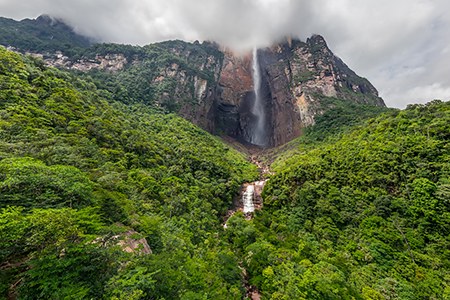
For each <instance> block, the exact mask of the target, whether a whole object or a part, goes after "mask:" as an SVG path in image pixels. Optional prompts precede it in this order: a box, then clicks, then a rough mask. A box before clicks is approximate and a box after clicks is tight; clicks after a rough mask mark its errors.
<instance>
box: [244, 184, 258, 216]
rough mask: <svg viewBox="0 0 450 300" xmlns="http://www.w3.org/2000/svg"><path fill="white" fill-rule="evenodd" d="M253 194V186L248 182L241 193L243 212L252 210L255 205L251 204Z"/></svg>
mask: <svg viewBox="0 0 450 300" xmlns="http://www.w3.org/2000/svg"><path fill="white" fill-rule="evenodd" d="M254 194H255V186H254V185H253V184H250V185H248V186H247V189H246V190H245V192H244V193H243V194H242V203H243V204H244V209H243V211H244V214H246V213H250V212H254V211H255V205H254V204H253V196H254Z"/></svg>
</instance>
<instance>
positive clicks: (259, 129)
mask: <svg viewBox="0 0 450 300" xmlns="http://www.w3.org/2000/svg"><path fill="white" fill-rule="evenodd" d="M252 71H253V72H252V73H253V74H252V75H253V92H254V94H255V102H254V103H253V107H252V114H253V115H254V116H255V118H256V123H255V124H254V128H253V129H252V131H251V137H250V142H251V143H252V144H255V145H258V146H265V145H267V140H266V134H265V123H266V117H265V112H264V103H263V99H262V97H261V70H260V67H259V62H258V50H257V49H256V48H254V49H253V63H252Z"/></svg>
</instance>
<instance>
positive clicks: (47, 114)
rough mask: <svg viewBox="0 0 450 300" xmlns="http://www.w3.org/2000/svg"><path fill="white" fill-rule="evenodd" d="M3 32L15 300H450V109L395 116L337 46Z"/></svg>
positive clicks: (9, 268)
mask: <svg viewBox="0 0 450 300" xmlns="http://www.w3.org/2000/svg"><path fill="white" fill-rule="evenodd" d="M1 22H3V23H2V24H4V26H3V27H1V28H0V44H5V43H6V42H4V41H5V39H4V37H5V36H6V37H8V38H9V41H10V42H8V43H9V44H8V45H10V46H14V47H15V50H14V51H16V52H13V51H9V50H6V49H5V48H3V47H1V46H0V236H1V239H0V299H115V300H117V299H124V300H125V299H127V300H128V299H134V300H137V299H158V300H163V299H184V300H194V299H199V300H200V299H201V300H204V299H227V300H228V299H252V300H259V299H283V300H284V299H286V300H288V299H289V300H290V299H349V300H381V299H411V300H419V299H420V300H421V299H450V250H449V249H450V144H449V139H450V102H442V101H440V100H434V101H432V102H430V103H428V104H425V105H418V104H417V105H409V106H408V107H407V108H406V109H404V110H398V109H389V108H386V107H385V105H384V102H383V100H382V99H381V98H380V97H379V96H378V92H377V90H376V89H375V87H374V86H372V84H371V83H370V82H369V81H368V80H367V79H365V78H363V77H360V76H358V75H357V74H355V73H354V72H353V71H352V70H351V69H350V68H349V67H348V66H347V65H345V63H344V62H342V61H341V60H340V59H339V58H338V57H337V56H335V55H334V54H333V53H332V51H331V50H330V49H329V48H328V46H327V44H326V42H325V40H324V39H323V37H321V36H319V35H314V36H312V37H310V38H309V39H307V40H306V41H305V42H303V41H299V40H292V39H290V38H289V39H287V40H286V41H283V42H281V43H279V44H276V45H273V46H271V47H268V48H264V49H254V51H253V52H252V53H248V54H247V55H241V56H237V55H235V54H234V53H232V52H231V51H229V50H226V49H223V48H221V47H220V46H218V45H216V44H215V43H210V42H204V43H198V42H195V43H187V42H184V41H167V42H162V43H156V44H152V45H147V46H143V47H140V46H131V45H117V44H91V41H89V40H88V39H86V38H84V37H80V36H78V35H77V34H75V33H74V32H73V30H72V29H71V28H70V27H69V26H67V25H65V24H64V22H62V21H61V20H55V19H52V18H50V17H46V16H43V17H39V18H38V19H36V20H24V21H20V22H17V21H14V20H8V19H0V23H1ZM14 32H21V34H20V36H18V35H17V34H16V33H14ZM13 33H14V34H13ZM2 39H3V40H2ZM64 45H65V46H64ZM17 52H32V53H31V54H30V55H23V54H19V53H17ZM256 104H258V105H259V106H258V110H255V105H256ZM261 120H263V121H264V122H261ZM260 124H262V125H263V126H262V128H259V125H260ZM259 129H262V130H263V134H261V135H260V136H259V137H262V138H263V140H264V141H263V143H260V141H257V142H255V139H254V138H255V132H256V131H258V130H259ZM212 133H213V134H216V136H214V135H212ZM237 149H238V150H239V151H238V150H237ZM249 186H250V187H253V192H251V193H250V192H248V191H249V190H250V191H251V190H252V188H250V189H248V187H249ZM263 186H264V188H263V189H262V187H263ZM261 189H262V194H261ZM256 190H258V191H256ZM244 197H245V199H246V201H250V204H253V205H251V206H254V207H253V208H255V207H256V211H254V212H249V211H246V210H244V209H243V206H245V205H244V203H243V202H244V200H243V198H244ZM243 211H246V213H243Z"/></svg>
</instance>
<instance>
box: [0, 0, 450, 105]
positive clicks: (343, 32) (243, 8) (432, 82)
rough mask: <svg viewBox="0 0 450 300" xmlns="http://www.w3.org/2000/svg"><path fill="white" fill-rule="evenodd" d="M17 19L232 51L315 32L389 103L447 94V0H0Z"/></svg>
mask: <svg viewBox="0 0 450 300" xmlns="http://www.w3.org/2000/svg"><path fill="white" fill-rule="evenodd" d="M0 12H1V14H3V15H4V16H6V17H13V18H16V19H21V18H25V17H36V16H38V15H40V14H42V13H48V14H51V15H54V16H57V17H61V18H63V19H65V20H66V21H67V22H68V23H70V24H71V25H72V26H74V27H75V28H76V29H77V30H78V31H79V32H81V33H83V34H87V35H90V36H93V37H97V38H101V39H102V40H104V41H111V42H119V43H131V44H147V43H151V42H155V41H161V40H166V39H175V38H179V39H186V40H191V41H193V40H196V39H198V40H215V41H217V42H219V43H222V44H225V45H227V46H230V47H234V48H238V49H249V48H250V47H253V46H265V45H268V44H270V43H272V42H273V41H276V40H279V39H281V38H282V37H284V36H286V35H293V36H297V37H300V38H302V39H305V38H307V37H308V36H310V35H311V34H313V33H318V34H322V35H323V36H324V37H325V38H326V40H327V41H328V44H329V46H330V48H331V49H332V50H333V51H334V52H335V53H336V54H337V55H338V56H340V57H341V58H342V59H343V60H344V61H345V62H346V63H347V64H348V65H349V66H350V67H351V68H353V69H354V70H355V71H356V72H357V73H358V74H360V75H361V76H364V77H367V78H368V79H369V80H370V81H371V82H372V83H373V84H374V85H375V86H376V87H377V88H378V90H379V91H380V94H381V95H382V96H383V97H384V99H385V102H386V103H387V104H388V105H389V106H395V107H404V106H406V104H407V103H410V102H413V101H414V102H425V101H429V100H432V99H434V98H441V99H443V100H448V99H450V68H448V67H447V65H448V62H449V59H450V51H448V49H450V32H449V28H450V2H448V1H447V0H396V1H392V0H362V1H351V0H315V1H306V0H141V1H134V0H77V1H67V0H0Z"/></svg>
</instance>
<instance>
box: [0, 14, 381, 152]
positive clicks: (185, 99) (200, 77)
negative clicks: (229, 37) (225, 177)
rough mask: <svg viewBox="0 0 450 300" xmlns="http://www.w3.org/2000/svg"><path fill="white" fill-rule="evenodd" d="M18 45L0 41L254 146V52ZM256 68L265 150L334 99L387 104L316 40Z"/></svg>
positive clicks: (284, 47) (260, 59)
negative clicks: (243, 53) (258, 76)
mask: <svg viewBox="0 0 450 300" xmlns="http://www.w3.org/2000/svg"><path fill="white" fill-rule="evenodd" d="M41 19H42V20H41ZM0 21H3V22H6V23H7V24H9V25H8V26H9V27H5V28H6V29H8V30H9V31H11V28H15V27H17V26H19V25H20V26H23V24H19V23H18V22H16V23H14V22H15V21H13V20H1V19H0ZM44 21H45V22H44ZM8 22H9V23H8ZM27 22H28V23H29V24H28V23H27ZM54 22H56V21H53V19H48V18H40V19H38V20H34V21H32V20H29V21H26V22H25V23H26V24H27V26H31V27H33V26H34V27H37V28H40V27H39V26H43V25H42V24H41V23H43V24H44V25H45V26H47V27H48V28H49V29H48V30H49V31H50V30H56V29H58V28H59V27H61V26H63V25H61V24H63V23H61V22H59V21H58V22H57V23H54ZM6 23H5V24H6ZM10 23H11V24H10ZM25 23H24V24H25ZM55 24H57V25H58V24H59V25H58V26H59V27H58V26H56V25H55ZM34 27H33V28H34ZM47 27H46V28H47ZM55 28H56V29H55ZM6 29H4V30H6ZM63 29H64V30H62V29H61V32H62V33H64V34H63V35H62V36H64V37H65V36H66V35H69V34H73V33H72V32H71V31H69V30H68V29H67V28H66V27H64V26H63ZM27 30H28V29H27ZM9 31H6V32H9ZM0 32H1V29H0ZM26 32H30V34H34V33H33V31H30V30H28V31H26ZM33 37H34V35H33ZM38 37H39V38H41V37H40V36H38ZM15 41H18V40H17V39H10V40H6V39H5V41H2V40H0V42H1V43H2V44H4V45H5V46H8V47H10V48H12V49H13V50H16V51H21V52H28V53H29V52H31V54H32V55H34V56H39V57H40V58H42V59H43V60H44V61H45V63H46V64H48V65H50V66H54V67H59V68H66V69H72V70H76V71H82V72H85V73H87V74H88V75H90V76H93V77H95V78H96V79H98V82H100V88H102V89H107V90H108V91H110V92H111V94H112V95H114V97H115V98H116V99H117V100H119V101H123V102H126V103H133V102H142V103H145V104H148V105H150V106H153V107H156V108H162V109H164V110H166V111H169V112H175V113H177V114H179V115H181V116H182V117H184V118H186V119H187V120H189V121H191V122H193V123H194V124H196V125H199V126H200V127H202V128H204V129H206V130H208V131H210V132H213V133H217V134H224V135H228V136H231V137H233V138H236V139H238V140H240V141H244V142H250V141H251V135H252V132H254V130H255V128H252V127H254V126H255V125H254V124H256V123H257V122H256V120H257V118H258V116H256V115H255V113H254V112H252V108H253V105H254V103H255V92H254V82H253V81H254V78H253V70H252V67H254V65H253V59H254V56H253V55H252V53H248V54H247V55H239V56H238V55H234V54H233V53H232V52H230V51H227V50H223V49H220V48H219V47H218V46H217V45H216V44H213V43H208V42H205V43H202V44H200V43H198V42H196V43H186V42H182V41H168V42H163V43H157V44H152V45H148V46H145V47H134V46H127V45H114V44H96V45H94V46H89V45H88V41H87V40H86V41H85V40H82V41H83V42H84V44H83V43H81V42H80V43H79V44H76V45H75V44H74V45H73V47H72V48H70V49H69V50H70V51H69V50H68V49H61V50H53V49H58V45H60V44H61V43H59V42H58V41H54V42H55V44H54V45H53V46H52V47H50V48H48V47H47V48H48V49H47V48H44V49H45V50H44V51H37V50H36V49H38V48H36V47H28V48H23V46H22V44H20V43H18V42H17V43H15ZM39 41H40V40H39ZM77 47H78V48H77ZM72 52H73V53H72ZM257 63H258V65H259V70H260V72H259V73H260V78H259V79H260V82H261V84H260V88H259V90H258V91H259V92H258V94H259V98H258V99H260V102H258V103H261V102H262V106H263V109H262V111H264V118H263V120H264V122H265V125H264V126H265V127H264V132H265V136H267V139H268V141H267V143H264V144H266V145H268V146H278V145H281V144H284V143H286V142H288V141H290V140H292V139H294V138H295V137H298V136H299V135H300V134H301V132H302V129H303V128H304V127H306V126H309V125H312V124H314V122H315V118H316V116H317V115H320V114H322V113H324V112H325V111H326V110H328V109H332V108H333V104H332V102H333V101H332V99H334V98H338V99H341V100H344V101H349V102H352V103H361V104H367V105H376V106H384V102H383V100H382V99H381V98H379V97H378V92H377V90H376V89H375V88H374V87H373V86H372V84H370V82H369V81H368V80H366V79H365V78H361V77H359V76H358V75H356V74H355V72H353V71H352V70H350V68H348V66H347V65H345V63H344V62H342V60H341V59H339V58H338V57H336V56H335V55H334V54H333V53H332V52H331V50H330V49H329V48H328V46H327V44H326V42H325V40H324V39H323V37H321V36H319V35H314V36H312V37H311V38H309V39H307V40H306V42H301V41H299V40H288V41H286V42H284V43H280V44H277V45H273V46H272V47H269V48H264V49H259V50H258V51H257ZM330 99H331V100H330ZM330 103H331V104H330Z"/></svg>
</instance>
